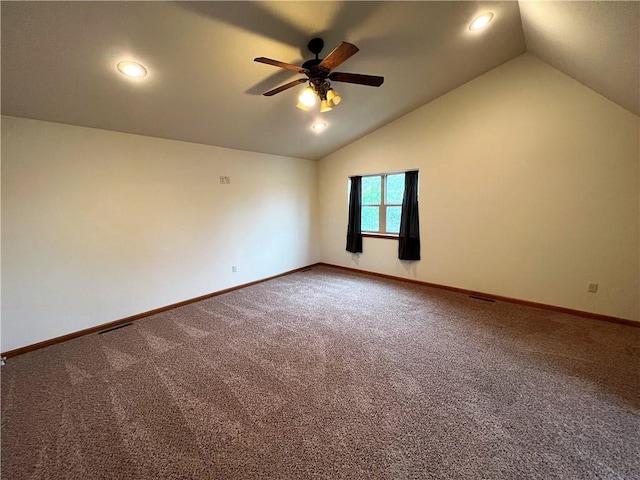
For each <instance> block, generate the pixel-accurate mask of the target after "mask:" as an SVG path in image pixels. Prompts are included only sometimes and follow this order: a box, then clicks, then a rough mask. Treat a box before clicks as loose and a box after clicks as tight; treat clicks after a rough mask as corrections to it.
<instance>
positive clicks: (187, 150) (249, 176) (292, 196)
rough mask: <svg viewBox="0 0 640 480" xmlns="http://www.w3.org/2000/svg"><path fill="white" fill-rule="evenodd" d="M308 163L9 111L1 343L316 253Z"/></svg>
mask: <svg viewBox="0 0 640 480" xmlns="http://www.w3.org/2000/svg"><path fill="white" fill-rule="evenodd" d="M316 167H317V164H316V163H315V162H311V161H308V160H301V159H295V158H286V157H279V156H273V155H265V154H257V153H249V152H242V151H237V150H231V149H225V148H218V147H211V146H204V145H196V144H190V143H182V142H176V141H171V140H162V139H156V138H149V137H142V136H137V135H129V134H123V133H116V132H108V131H104V130H96V129H89V128H81V127H74V126H68V125H61V124H56V123H48V122H40V121H34V120H26V119H18V118H12V117H3V118H2V289H3V295H2V300H3V303H2V347H1V348H2V351H7V350H11V349H14V348H18V347H22V346H25V345H29V344H32V343H35V342H39V341H42V340H46V339H50V338H53V337H56V336H60V335H64V334H67V333H70V332H75V331H78V330H81V329H84V328H88V327H91V326H95V325H99V324H102V323H105V322H109V321H112V320H117V319H120V318H123V317H127V316H130V315H134V314H137V313H141V312H144V311H148V310H151V309H154V308H158V307H162V306H165V305H168V304H171V303H175V302H179V301H182V300H186V299H189V298H193V297H196V296H199V295H203V294H206V293H210V292H214V291H217V290H221V289H224V288H228V287H232V286H234V285H239V284H243V283H247V282H250V281H253V280H258V279H261V278H265V277H269V276H272V275H276V274H279V273H282V272H285V271H288V270H292V269H295V268H298V267H302V266H305V265H308V264H311V263H315V262H317V261H318V260H319V259H318V256H317V246H316V245H315V240H314V239H315V238H316V237H317V235H316V234H314V230H313V228H314V225H313V221H312V219H314V218H315V217H316V216H317V214H316V212H315V208H316V197H317V194H316ZM221 175H225V176H230V177H231V184H230V185H221V184H220V180H219V177H220V176H221ZM232 265H235V266H237V270H238V271H237V273H232V271H231V266H232Z"/></svg>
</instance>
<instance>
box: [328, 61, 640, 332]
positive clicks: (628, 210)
mask: <svg viewBox="0 0 640 480" xmlns="http://www.w3.org/2000/svg"><path fill="white" fill-rule="evenodd" d="M639 125H640V123H639V118H638V117H636V116H634V115H633V114H631V113H629V112H628V111H626V110H624V109H622V108H621V107H619V106H617V105H615V104H613V103H611V102H610V101H609V100H607V99H605V98H604V97H602V96H600V95H598V94H596V93H595V92H593V91H592V90H590V89H588V88H586V87H584V86H583V85H581V84H579V83H577V82H575V81H574V80H572V79H571V78H569V77H568V76H566V75H564V74H562V73H560V72H559V71H557V70H555V69H553V68H552V67H550V66H548V65H547V64H545V63H543V62H541V61H539V60H538V59H536V58H535V57H533V56H531V55H528V54H525V55H523V56H521V57H518V58H517V59H515V60H513V61H511V62H509V63H507V64H505V65H503V66H501V67H498V68H497V69H495V70H492V71H491V72H489V73H487V74H485V75H483V76H481V77H478V78H477V79H475V80H473V81H472V82H469V83H467V84H465V85H463V86H462V87H460V88H458V89H456V90H454V91H453V92H450V93H449V94H447V95H445V96H443V97H441V98H439V99H437V100H435V101H434V102H432V103H429V104H428V105H425V106H423V107H421V108H419V109H417V110H415V111H413V112H411V113H410V114H408V115H406V116H404V117H402V118H400V119H398V120H396V121H395V122H393V123H391V124H389V125H387V126H385V127H383V128H381V129H380V130H378V131H376V132H374V133H372V134H370V135H368V136H366V137H364V138H362V139H360V140H359V141H356V142H355V143H353V144H351V145H349V146H347V147H345V148H343V149H341V150H340V151H338V152H336V153H334V154H332V155H330V156H328V157H326V158H324V159H323V160H321V161H320V165H319V171H318V174H319V186H320V190H319V195H320V197H319V200H320V205H321V216H320V232H321V258H322V260H323V261H325V262H328V263H332V264H336V265H343V266H348V267H354V268H359V269H363V270H368V271H373V272H380V273H385V274H390V275H397V276H401V277H407V278H415V279H418V280H422V281H427V282H433V283H437V284H442V285H449V286H455V287H459V288H465V289H470V290H476V291H480V292H484V293H493V294H496V295H503V296H507V297H512V298H519V299H525V300H529V301H534V302H540V303H545V304H550V305H556V306H562V307H567V308H572V309H577V310H583V311H588V312H593V313H599V314H604V315H611V316H617V317H622V318H626V319H632V320H640V312H639V310H640V307H639V304H638V302H639V299H638V298H639V297H638V292H639V289H640V286H639V276H640V274H639V263H640V259H639V251H640V245H639V241H640V231H639V219H640V209H639V197H638V192H639V179H640V169H639V162H640V154H639V132H640V130H639ZM411 168H419V169H420V221H421V237H422V260H421V261H420V262H400V261H399V260H398V259H397V241H395V240H382V239H371V238H365V239H364V252H363V254H362V255H359V256H354V255H352V254H350V253H348V252H346V251H345V235H346V225H347V198H346V196H347V193H346V192H347V177H348V176H349V175H356V174H367V173H379V172H385V171H395V170H401V169H411ZM588 282H596V283H599V285H600V289H599V292H598V293H597V294H590V293H587V291H586V289H587V283H588Z"/></svg>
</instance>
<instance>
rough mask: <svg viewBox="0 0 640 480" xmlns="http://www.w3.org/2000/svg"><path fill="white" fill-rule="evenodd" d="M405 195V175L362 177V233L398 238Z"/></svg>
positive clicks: (392, 174) (391, 174)
mask: <svg viewBox="0 0 640 480" xmlns="http://www.w3.org/2000/svg"><path fill="white" fill-rule="evenodd" d="M403 195H404V173H389V174H386V173H384V174H380V175H369V176H366V177H362V221H361V228H362V233H364V234H367V233H379V234H386V235H394V236H397V235H398V232H399V231H400V216H401V213H402V196H403Z"/></svg>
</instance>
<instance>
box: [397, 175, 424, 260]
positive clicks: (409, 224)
mask: <svg viewBox="0 0 640 480" xmlns="http://www.w3.org/2000/svg"><path fill="white" fill-rule="evenodd" d="M418 217H419V216H418V171H417V170H415V171H412V172H406V173H405V175H404V197H403V198H402V216H401V217H400V232H399V233H398V240H399V242H398V258H399V259H400V260H420V221H419V218H418Z"/></svg>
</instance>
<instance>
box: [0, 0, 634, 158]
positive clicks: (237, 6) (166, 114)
mask: <svg viewBox="0 0 640 480" xmlns="http://www.w3.org/2000/svg"><path fill="white" fill-rule="evenodd" d="M487 11H490V12H493V14H494V19H493V21H492V22H491V23H490V24H489V25H488V27H487V28H486V29H484V30H482V31H478V32H472V31H470V30H469V28H468V27H469V23H470V22H471V21H472V20H473V19H474V18H475V17H476V16H477V15H479V14H481V13H483V12H487ZM1 15H2V52H1V58H2V72H1V74H2V97H1V103H2V113H3V114H4V115H13V116H19V117H27V118H34V119H41V120H48V121H54V122H61V123H68V124H72V125H81V126H88V127H96V128H103V129H108V130H115V131H121V132H129V133H136V134H142V135H149V136H155V137H162V138H168V139H174V140H182V141H188V142H196V143H203V144H209V145H218V146H223V147H230V148H235V149H240V150H249V151H256V152H265V153H272V154H278V155H287V156H294V157H301V158H309V159H319V158H322V157H324V156H325V155H327V154H329V153H331V152H333V151H335V150H337V149H339V148H341V147H342V146H344V145H346V144H348V143H350V142H352V141H354V140H356V139H357V138H360V137H362V136H364V135H366V134H367V133H370V132H372V131H374V130H375V129H377V128H379V127H381V126H383V125H385V124H387V123H389V122H391V121H393V120H394V119H396V118H398V117H400V116H402V115H404V114H405V113H407V112H409V111H411V110H413V109H415V108H417V107H419V106H421V105H424V104H425V103H427V102H429V101H431V100H433V99H435V98H437V97H439V96H441V95H443V94H445V93H446V92H448V91H450V90H452V89H454V88H456V87H458V86H460V85H462V84H463V83H466V82H468V81H469V80H472V79H473V78H475V77H477V76H478V75H481V74H483V73H485V72H487V71H489V70H491V69H493V68H495V67H496V66H498V65H500V64H502V63H504V62H507V61H509V60H511V59H513V58H515V57H517V56H518V55H521V54H523V53H525V52H529V53H531V54H533V55H536V56H538V57H539V58H541V59H542V60H544V61H546V62H548V63H549V64H551V65H552V66H554V67H555V68H557V69H559V70H561V71H562V72H564V73H566V74H567V75H569V76H571V77H573V78H574V79H576V80H578V81H579V82H581V83H583V84H584V85H586V86H588V87H590V88H592V89H593V90H595V91H596V92H598V93H600V94H602V95H604V96H605V97H607V98H609V99H610V100H611V101H613V102H615V103H617V104H619V105H620V106H621V107H622V108H625V109H627V110H629V111H631V112H633V113H634V114H636V115H640V99H639V97H640V93H639V92H640V84H639V78H640V66H639V61H640V47H639V39H640V28H639V19H640V2H635V1H632V2H554V1H551V2H546V1H545V2H538V1H520V2H485V1H480V2H457V1H456V2H171V3H170V2H6V1H4V2H2V9H1ZM318 36H319V37H321V38H323V39H324V42H325V49H324V50H323V52H322V53H321V55H320V57H323V56H324V55H326V54H328V52H329V51H331V49H333V47H334V46H336V45H338V44H339V43H340V42H341V41H348V42H351V43H353V44H355V45H357V46H358V47H359V48H360V52H358V53H357V54H356V55H354V56H353V57H351V58H349V59H348V60H346V61H345V62H344V63H343V64H342V65H340V67H339V68H338V70H340V71H344V72H351V73H365V74H372V75H380V76H384V77H385V81H384V84H383V85H382V86H381V87H379V88H376V87H369V86H361V85H353V84H347V83H334V84H333V86H334V87H335V88H336V89H337V90H339V92H340V94H341V96H342V97H343V102H342V103H341V104H340V105H339V106H337V107H336V108H335V109H334V110H333V111H331V112H327V113H323V114H320V113H319V112H318V111H317V110H313V111H310V112H305V111H302V110H300V109H297V108H296V107H295V105H296V101H297V95H298V94H299V92H300V90H301V89H302V88H303V86H300V87H296V88H291V89H289V90H287V91H285V92H282V93H279V94H277V95H275V96H272V97H265V96H262V93H263V92H265V91H267V90H270V89H273V88H275V87H277V86H279V85H281V84H284V83H287V82H290V81H292V80H295V79H296V78H300V74H298V73H295V72H292V71H289V70H284V69H279V68H276V67H273V66H270V65H264V64H260V63H256V62H254V61H253V59H254V58H255V57H260V56H264V57H268V58H272V59H277V60H280V61H283V62H287V63H292V64H297V65H301V64H302V63H303V62H304V61H305V60H308V59H310V58H313V55H312V54H311V53H310V52H309V51H308V50H307V42H308V41H309V40H310V39H311V38H313V37H318ZM121 60H135V61H138V62H140V63H142V64H144V65H145V66H146V67H147V69H148V72H149V73H148V75H147V77H145V78H144V79H138V80H136V81H132V80H130V79H128V78H126V77H123V76H122V75H120V73H119V72H118V71H117V70H116V68H115V66H116V64H117V63H118V62H119V61H121ZM317 119H322V120H324V121H325V122H326V123H327V125H328V126H327V128H326V129H325V130H324V131H323V132H321V133H317V132H314V131H313V130H312V129H311V124H312V123H313V122H314V121H315V120H317Z"/></svg>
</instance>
